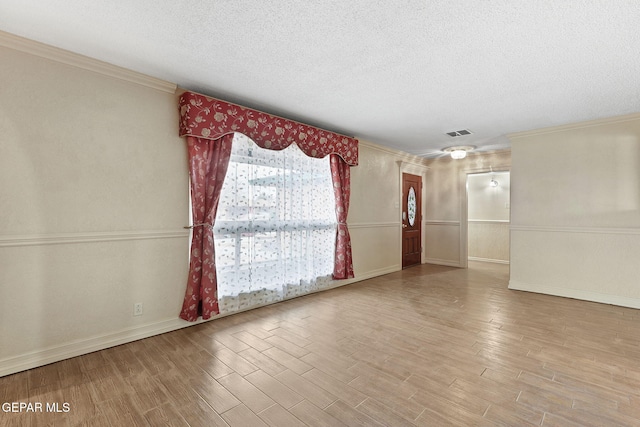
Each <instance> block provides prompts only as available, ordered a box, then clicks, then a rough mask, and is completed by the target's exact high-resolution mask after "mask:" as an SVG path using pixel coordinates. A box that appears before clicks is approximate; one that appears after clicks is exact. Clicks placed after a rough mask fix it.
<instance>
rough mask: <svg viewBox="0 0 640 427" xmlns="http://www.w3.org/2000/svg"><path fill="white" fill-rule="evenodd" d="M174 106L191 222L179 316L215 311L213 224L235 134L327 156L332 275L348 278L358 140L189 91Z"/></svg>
mask: <svg viewBox="0 0 640 427" xmlns="http://www.w3.org/2000/svg"><path fill="white" fill-rule="evenodd" d="M179 107H180V136H186V137H187V144H188V147H189V162H190V166H189V169H190V174H191V196H192V208H193V223H194V231H193V240H192V244H191V260H190V267H189V281H188V284H187V291H186V294H185V298H184V303H183V306H182V311H181V312H180V318H182V319H185V320H189V321H195V320H196V319H197V318H198V316H200V315H201V316H202V318H203V319H205V320H206V319H209V318H210V317H211V316H212V315H216V314H218V313H219V308H218V295H217V281H216V268H215V253H214V243H213V223H214V221H215V217H216V211H217V207H218V201H219V199H220V191H221V189H222V184H223V182H224V177H225V175H226V172H227V167H228V164H229V157H230V154H231V142H232V140H233V134H234V133H236V132H237V133H242V134H244V135H246V136H248V137H249V138H251V139H252V140H253V141H254V142H255V143H256V144H257V145H258V146H260V147H262V148H266V149H269V150H283V149H285V148H287V147H288V146H289V145H291V144H296V145H297V146H298V147H299V148H300V149H301V150H302V151H303V152H304V153H305V154H306V155H307V156H310V157H315V158H323V157H325V156H327V155H331V173H332V179H333V183H334V193H335V196H336V197H335V199H336V206H335V209H336V218H337V222H338V229H337V237H336V255H335V267H334V274H333V277H334V279H347V278H351V277H353V262H352V256H351V238H350V236H349V230H348V229H347V224H346V220H347V214H348V212H349V196H350V192H351V190H350V186H349V184H350V171H349V167H350V166H356V165H357V164H358V140H357V139H355V138H350V137H347V136H344V135H340V134H337V133H334V132H329V131H326V130H323V129H319V128H316V127H313V126H308V125H305V124H302V123H299V122H295V121H293V120H287V119H283V118H281V117H277V116H273V115H270V114H267V113H263V112H261V111H257V110H252V109H250V108H246V107H242V106H239V105H235V104H231V103H228V102H225V101H222V100H219V99H215V98H209V97H206V96H204V95H200V94H197V93H193V92H185V93H183V94H182V95H181V96H180V100H179Z"/></svg>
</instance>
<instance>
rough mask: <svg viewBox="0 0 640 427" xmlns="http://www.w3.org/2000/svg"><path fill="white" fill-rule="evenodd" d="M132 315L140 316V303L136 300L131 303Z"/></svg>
mask: <svg viewBox="0 0 640 427" xmlns="http://www.w3.org/2000/svg"><path fill="white" fill-rule="evenodd" d="M133 315H134V316H142V303H141V302H137V303H135V304H133Z"/></svg>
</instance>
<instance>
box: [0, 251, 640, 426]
mask: <svg viewBox="0 0 640 427" xmlns="http://www.w3.org/2000/svg"><path fill="white" fill-rule="evenodd" d="M507 280H508V266H504V265H494V264H483V263H470V268H469V269H468V270H463V269H455V268H449V267H441V266H433V265H422V266H418V267H414V268H411V269H407V270H404V271H402V272H398V273H393V274H389V275H386V276H382V277H378V278H375V279H371V280H367V281H364V282H360V283H356V284H353V285H349V286H345V287H342V288H339V289H334V290H331V291H326V292H322V293H319V294H314V295H309V296H306V297H302V298H297V299H295V300H290V301H287V302H283V303H279V304H276V305H273V306H269V307H264V308H259V309H256V310H252V311H249V312H245V313H241V314H237V315H234V316H229V317H226V318H222V319H218V320H215V321H212V322H208V323H205V324H201V325H197V326H193V327H190V328H186V329H183V330H180V331H176V332H171V333H168V334H164V335H160V336H156V337H152V338H148V339H144V340H141V341H137V342H134V343H130V344H127V345H122V346H119V347H114V348H111V349H108V350H104V351H100V352H96V353H92V354H88V355H85V356H82V357H77V358H74V359H69V360H65V361H62V362H59V363H55V364H52V365H48V366H45V367H42V368H38V369H33V370H30V371H27V372H22V373H19V374H15V375H11V376H6V377H3V378H0V403H3V402H17V401H23V402H59V403H63V402H68V403H69V404H70V411H69V412H68V413H42V414H40V413H38V414H7V413H3V412H0V425H2V426H5V425H25V426H41V425H55V426H75V425H87V426H118V427H120V426H136V425H141V426H147V425H151V426H159V425H171V426H187V425H189V426H226V425H231V426H243V427H244V426H250V427H252V426H264V425H269V426H277V427H287V426H302V425H310V426H332V427H333V426H342V425H347V426H381V425H385V426H414V425H418V426H444V425H462V426H470V425H508V426H525V425H542V426H591V425H594V426H602V425H606V426H610V425H628V426H632V425H636V426H637V425H640V346H639V343H640V311H638V310H633V309H628V308H622V307H614V306H609V305H604V304H596V303H590V302H584V301H577V300H571V299H565V298H559V297H552V296H546V295H538V294H532V293H526V292H518V291H510V290H508V289H507Z"/></svg>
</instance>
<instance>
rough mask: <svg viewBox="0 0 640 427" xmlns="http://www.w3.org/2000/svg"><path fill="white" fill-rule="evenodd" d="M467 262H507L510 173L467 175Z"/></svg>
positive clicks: (491, 172)
mask: <svg viewBox="0 0 640 427" xmlns="http://www.w3.org/2000/svg"><path fill="white" fill-rule="evenodd" d="M466 189H467V224H466V225H467V227H466V228H467V233H466V235H467V239H466V246H467V250H466V254H467V261H481V262H490V263H498V264H509V226H510V217H511V215H510V213H511V173H510V172H509V171H488V172H479V173H468V174H467V183H466Z"/></svg>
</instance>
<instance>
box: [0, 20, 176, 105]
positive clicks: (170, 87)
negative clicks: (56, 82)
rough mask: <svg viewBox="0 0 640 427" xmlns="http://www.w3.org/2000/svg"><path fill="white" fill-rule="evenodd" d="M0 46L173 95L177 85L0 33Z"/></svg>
mask: <svg viewBox="0 0 640 427" xmlns="http://www.w3.org/2000/svg"><path fill="white" fill-rule="evenodd" d="M0 46H3V47H6V48H9V49H13V50H17V51H20V52H23V53H28V54H30V55H34V56H38V57H40V58H46V59H49V60H52V61H56V62H59V63H62V64H66V65H70V66H72V67H76V68H81V69H83V70H87V71H92V72H94V73H97V74H101V75H103V76H107V77H111V78H115V79H118V80H124V81H126V82H130V83H134V84H137V85H141V86H146V87H149V88H152V89H156V90H159V91H162V92H167V93H171V94H173V93H175V91H176V88H177V85H176V84H175V83H171V82H167V81H165V80H161V79H157V78H155V77H151V76H147V75H145V74H142V73H138V72H136V71H131V70H128V69H126V68H122V67H118V66H116V65H112V64H109V63H107V62H103V61H99V60H97V59H93V58H89V57H88V56H84V55H80V54H77V53H74V52H70V51H68V50H64V49H60V48H57V47H54V46H50V45H47V44H44V43H40V42H36V41H34V40H29V39H26V38H23V37H20V36H16V35H14V34H11V33H7V32H4V31H0Z"/></svg>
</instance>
